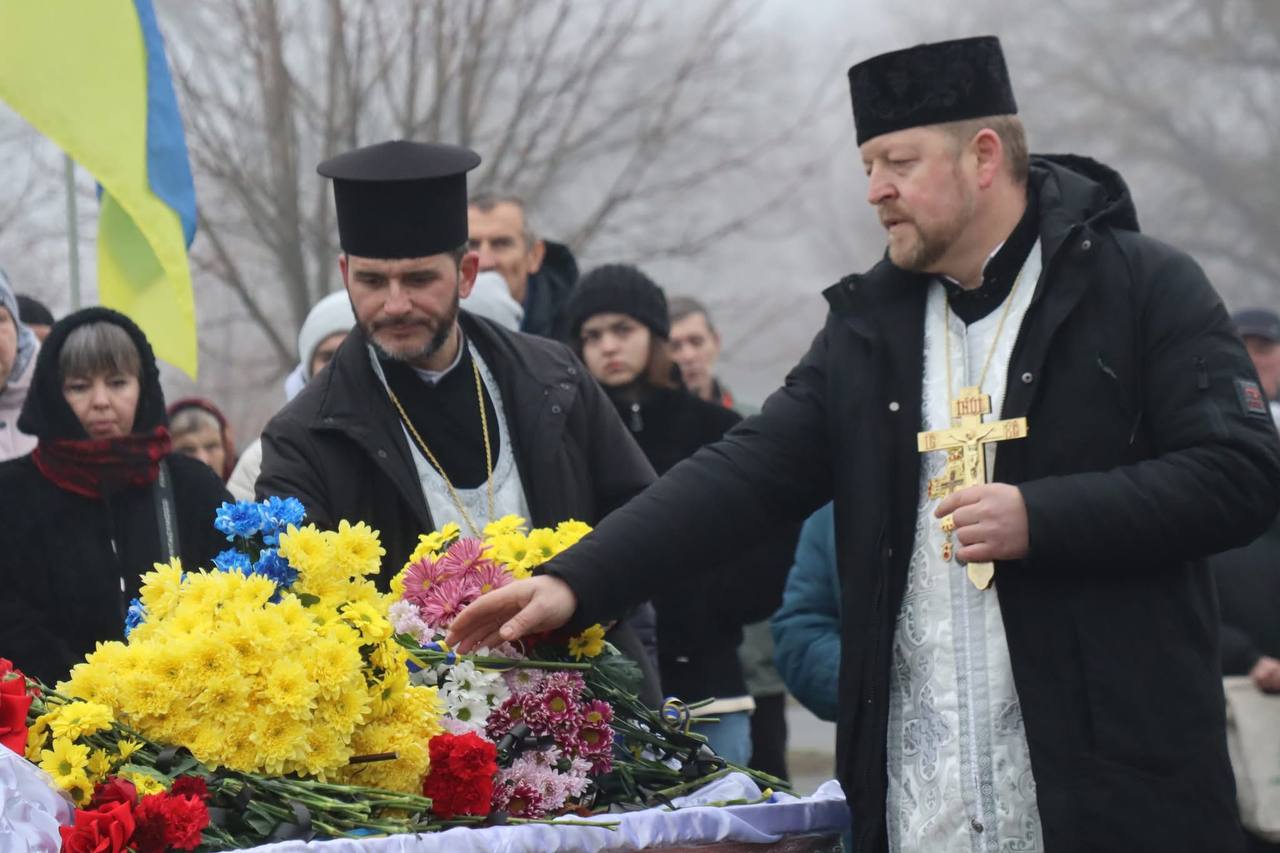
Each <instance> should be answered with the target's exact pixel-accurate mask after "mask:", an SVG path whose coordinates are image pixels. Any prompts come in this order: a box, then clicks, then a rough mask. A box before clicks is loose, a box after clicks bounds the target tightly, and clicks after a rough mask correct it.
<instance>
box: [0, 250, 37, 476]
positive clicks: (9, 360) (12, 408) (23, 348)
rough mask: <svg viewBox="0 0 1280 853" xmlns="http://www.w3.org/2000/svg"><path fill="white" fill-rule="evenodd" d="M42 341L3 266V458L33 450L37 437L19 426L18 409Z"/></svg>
mask: <svg viewBox="0 0 1280 853" xmlns="http://www.w3.org/2000/svg"><path fill="white" fill-rule="evenodd" d="M39 351H40V341H39V340H38V339H37V337H36V335H35V333H34V332H33V331H32V330H31V328H30V327H29V326H27V325H26V324H25V323H23V322H22V317H21V309H20V308H19V306H18V301H17V299H16V298H15V296H14V293H13V290H12V289H11V288H10V286H9V279H8V277H7V276H6V275H5V273H4V270H0V462H3V461H4V460H6V459H16V458H17V457H19V456H23V455H25V454H27V453H30V452H31V450H32V448H34V447H35V446H36V438H35V436H33V435H27V434H25V433H24V432H22V431H21V430H20V429H19V428H18V413H19V412H21V411H22V403H23V401H24V400H26V398H27V391H28V389H29V388H30V387H31V377H32V374H33V373H34V372H35V366H36V354H37V353H38V352H39Z"/></svg>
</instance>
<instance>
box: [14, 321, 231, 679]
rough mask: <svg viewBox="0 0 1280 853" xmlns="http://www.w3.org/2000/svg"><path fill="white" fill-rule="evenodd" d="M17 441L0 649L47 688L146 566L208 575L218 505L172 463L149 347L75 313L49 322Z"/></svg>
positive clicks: (191, 472)
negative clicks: (175, 562) (174, 566)
mask: <svg viewBox="0 0 1280 853" xmlns="http://www.w3.org/2000/svg"><path fill="white" fill-rule="evenodd" d="M19 426H20V428H21V429H22V430H23V431H25V432H27V433H28V434H30V435H34V436H36V437H37V440H38V443H37V445H36V448H35V450H33V451H32V452H31V453H30V454H28V455H26V456H23V457H21V458H20V459H12V460H10V461H8V462H4V463H0V518H3V519H4V524H3V525H0V586H2V588H3V589H4V590H5V594H4V596H2V597H0V649H4V653H5V655H6V656H7V657H8V658H10V659H11V660H12V661H13V662H14V664H15V665H17V666H18V667H20V668H21V669H23V670H24V671H25V672H26V673H27V674H28V675H32V676H35V677H37V678H40V679H42V680H44V681H45V682H46V683H49V684H52V683H53V682H55V681H57V680H58V679H60V678H63V677H65V676H66V674H67V672H68V671H69V669H70V667H71V666H72V665H73V664H74V663H76V662H77V661H79V660H81V659H82V658H83V657H84V656H85V655H86V654H88V653H89V652H91V651H92V650H93V648H94V645H95V644H96V643H98V642H100V641H104V640H118V639H121V638H122V637H123V636H124V629H125V618H126V615H127V613H128V610H129V602H130V600H131V599H133V598H134V597H135V596H136V595H137V594H138V590H139V588H140V586H141V582H140V578H141V575H142V574H143V573H145V572H148V571H151V569H152V567H153V565H154V564H155V563H157V562H164V561H167V560H169V559H171V558H173V557H179V558H181V560H182V563H183V565H184V566H186V567H187V568H188V569H195V568H196V567H199V566H208V565H209V564H210V562H211V561H212V559H213V557H214V556H215V555H216V554H217V553H218V552H219V551H220V550H222V549H223V548H224V547H225V546H226V541H225V540H224V539H223V537H222V535H221V534H220V533H218V532H217V531H216V530H215V529H214V527H213V519H214V513H215V511H216V510H217V508H218V506H219V505H220V504H221V503H222V502H223V501H224V500H226V499H227V497H228V495H227V493H226V490H225V489H224V488H223V486H222V481H221V479H220V478H219V477H218V476H217V475H216V474H214V473H213V471H211V470H210V469H209V467H208V466H207V465H205V464H203V463H201V462H197V461H196V460H194V459H190V458H188V457H186V456H183V455H182V454H179V453H174V452H173V449H172V442H171V440H170V437H169V431H168V422H167V419H166V416H165V406H164V392H163V391H162V390H161V389H160V374H159V371H158V369H157V367H156V361H155V356H154V354H153V353H152V351H151V345H150V344H149V343H147V339H146V337H144V336H143V334H142V331H141V330H140V329H139V328H138V327H137V326H136V325H134V323H133V321H131V320H130V319H129V318H127V317H125V316H124V315H123V314H119V313H117V312H115V311H111V310H109V309H106V308H85V309H83V310H81V311H77V312H75V313H74V314H71V315H69V316H67V317H65V318H63V319H62V320H61V321H59V322H58V323H55V324H54V326H53V329H52V330H51V331H50V333H49V337H48V339H47V340H46V341H45V344H44V346H43V348H42V349H41V351H40V355H39V357H38V358H37V361H36V369H35V376H34V380H33V382H32V384H31V391H30V393H29V394H28V395H27V399H26V402H25V404H24V405H23V409H22V415H21V417H20V418H19Z"/></svg>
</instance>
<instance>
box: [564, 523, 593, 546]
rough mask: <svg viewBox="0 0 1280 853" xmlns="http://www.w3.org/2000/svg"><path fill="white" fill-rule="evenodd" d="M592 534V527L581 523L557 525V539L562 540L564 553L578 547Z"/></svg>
mask: <svg viewBox="0 0 1280 853" xmlns="http://www.w3.org/2000/svg"><path fill="white" fill-rule="evenodd" d="M590 532H591V525H589V524H585V523H583V522H581V521H573V520H570V521H562V522H560V523H559V524H557V525H556V538H557V539H559V540H560V550H561V551H563V550H565V549H566V548H569V547H570V546H572V545H576V544H577V543H578V542H580V541H582V538H583V537H584V536H586V535H587V534H588V533H590Z"/></svg>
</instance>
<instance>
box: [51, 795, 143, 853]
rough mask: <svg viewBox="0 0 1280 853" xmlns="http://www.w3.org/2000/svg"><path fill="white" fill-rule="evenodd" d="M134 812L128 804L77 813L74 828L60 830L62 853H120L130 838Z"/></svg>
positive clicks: (65, 827) (111, 805) (78, 811)
mask: <svg viewBox="0 0 1280 853" xmlns="http://www.w3.org/2000/svg"><path fill="white" fill-rule="evenodd" d="M133 829H134V820H133V810H132V809H131V808H130V806H129V804H128V803H112V804H109V805H105V806H102V807H101V808H96V809H76V814H75V825H74V826H60V827H58V833H59V834H60V835H61V836H62V849H63V851H64V853H122V851H124V850H127V849H128V845H129V838H130V836H132V835H133Z"/></svg>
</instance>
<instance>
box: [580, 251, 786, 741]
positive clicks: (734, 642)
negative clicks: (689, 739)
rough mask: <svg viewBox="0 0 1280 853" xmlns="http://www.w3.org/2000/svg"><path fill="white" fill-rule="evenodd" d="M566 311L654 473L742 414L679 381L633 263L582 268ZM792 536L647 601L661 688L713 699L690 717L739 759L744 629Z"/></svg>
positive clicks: (766, 605)
mask: <svg viewBox="0 0 1280 853" xmlns="http://www.w3.org/2000/svg"><path fill="white" fill-rule="evenodd" d="M565 313H566V318H567V322H568V330H569V334H570V340H571V342H572V343H573V345H574V346H575V348H576V349H577V351H578V353H579V355H580V356H581V358H582V360H583V362H584V363H585V364H586V366H587V369H588V370H589V371H590V372H591V375H592V376H594V377H595V378H596V380H597V381H599V382H600V384H601V385H602V386H603V387H604V390H605V393H606V394H607V395H608V396H609V399H610V400H611V401H612V402H613V404H614V406H615V407H616V408H617V410H618V414H619V415H620V416H621V417H622V422H623V423H624V424H626V426H627V428H628V429H629V430H630V431H631V434H632V435H633V436H634V437H635V440H636V442H637V443H638V444H639V445H640V449H641V450H643V451H644V454H645V456H647V457H648V459H649V462H650V463H651V464H652V465H653V467H654V470H655V471H657V472H658V474H659V475H661V474H663V473H665V472H666V471H667V470H668V469H670V468H671V467H672V466H674V465H675V464H676V463H678V462H680V461H682V460H683V459H685V458H687V457H689V456H692V455H693V454H694V453H696V452H697V451H698V450H699V449H700V448H702V447H703V446H704V445H707V444H710V443H712V442H715V441H718V440H719V439H720V438H721V437H723V435H724V434H725V432H727V431H728V430H729V429H730V428H731V427H733V426H734V425H735V424H736V423H738V421H740V420H741V417H740V416H739V415H737V414H736V413H734V412H732V411H731V410H729V409H726V408H724V407H722V406H719V405H716V404H714V403H708V402H706V401H704V400H700V399H698V398H697V397H695V396H694V395H693V394H691V393H689V392H688V391H687V390H685V388H684V386H683V385H682V384H681V383H680V381H679V371H678V370H677V369H676V367H675V365H674V364H673V363H672V361H671V355H670V347H669V343H668V335H669V334H670V331H671V329H670V324H669V321H668V313H667V301H666V297H665V295H664V294H663V292H662V290H661V288H659V287H658V286H657V285H656V284H655V283H654V282H653V280H652V279H650V278H649V277H648V276H647V275H645V274H644V273H643V272H641V271H640V270H639V269H637V268H636V267H633V266H627V265H622V264H610V265H607V266H602V267H599V268H597V269H595V270H592V271H591V272H589V273H587V274H586V275H584V276H583V277H582V280H581V281H580V282H579V283H578V286H577V288H576V289H575V290H574V292H573V296H572V297H571V298H570V300H569V302H568V304H567V305H566V307H565ZM791 533H792V536H791V537H790V538H789V539H786V540H778V541H775V540H774V539H773V538H771V539H770V540H769V542H768V543H767V544H765V545H762V546H759V547H751V548H750V549H749V550H747V551H746V552H744V553H742V554H728V555H726V556H727V557H729V558H730V559H732V561H733V564H734V570H733V571H734V575H735V579H736V580H735V583H734V584H733V586H732V588H731V589H728V588H726V587H725V585H724V584H723V583H722V582H721V581H720V580H718V578H717V575H716V574H715V573H708V574H703V575H700V576H698V577H697V578H696V579H690V580H688V581H686V582H682V583H679V584H675V585H672V586H670V587H668V588H665V589H663V590H662V591H661V592H660V593H659V594H658V595H657V596H655V597H654V599H653V604H654V608H655V609H656V610H657V613H658V672H659V676H660V678H661V680H662V689H663V691H664V693H666V694H668V695H673V696H676V697H678V698H679V699H681V700H682V701H684V702H686V703H693V702H699V701H702V700H706V699H711V700H712V702H711V703H710V704H709V705H707V706H706V707H704V708H700V709H698V710H696V711H695V712H694V715H695V716H709V717H716V718H717V719H718V720H719V722H714V723H707V724H702V725H698V726H696V727H695V730H696V731H698V732H700V733H702V734H704V735H706V737H707V739H708V741H709V742H710V744H711V747H712V749H713V750H715V752H716V753H717V754H718V755H721V756H723V757H724V758H726V759H728V760H729V761H732V762H734V763H736V764H743V765H745V764H747V762H748V761H749V760H750V758H751V728H750V714H751V712H752V711H753V710H754V709H755V702H754V701H753V700H752V698H751V694H750V693H749V692H748V690H747V686H746V682H745V680H744V678H743V674H742V666H741V664H740V662H739V660H738V653H737V650H738V645H739V643H741V641H742V626H743V625H744V624H747V623H749V622H752V621H755V620H758V619H761V618H763V617H764V616H767V615H768V614H769V613H771V612H772V611H773V609H774V608H775V607H776V606H777V604H778V602H779V600H780V592H781V583H782V577H781V573H780V572H778V571H777V570H776V568H777V567H776V565H773V564H772V563H771V560H776V559H783V560H786V559H789V554H790V552H791V551H792V549H793V548H794V541H795V540H794V531H791ZM745 544H747V545H754V543H750V542H747V543H745ZM771 569H772V571H771Z"/></svg>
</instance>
